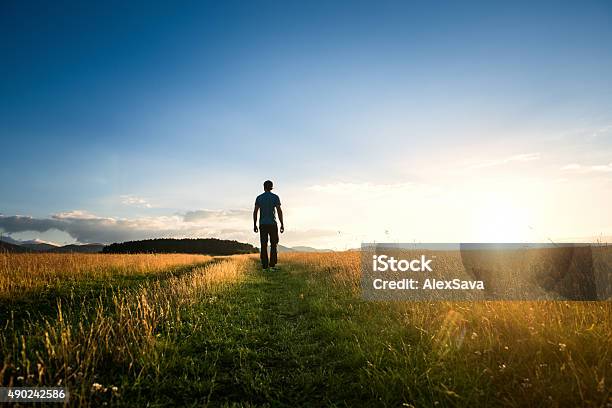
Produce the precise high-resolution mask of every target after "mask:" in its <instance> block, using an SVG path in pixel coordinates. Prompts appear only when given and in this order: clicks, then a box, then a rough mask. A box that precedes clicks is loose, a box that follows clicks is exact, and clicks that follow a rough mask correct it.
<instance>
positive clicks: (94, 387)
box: [91, 383, 102, 391]
mask: <svg viewBox="0 0 612 408" xmlns="http://www.w3.org/2000/svg"><path fill="white" fill-rule="evenodd" d="M91 388H92V389H93V390H94V391H99V390H101V389H102V384H99V383H93V384H92V385H91Z"/></svg>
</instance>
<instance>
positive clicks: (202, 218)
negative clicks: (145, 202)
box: [0, 210, 337, 245]
mask: <svg viewBox="0 0 612 408" xmlns="http://www.w3.org/2000/svg"><path fill="white" fill-rule="evenodd" d="M250 216H251V213H250V211H248V210H221V211H214V210H198V211H190V212H187V213H185V214H176V215H173V216H159V217H149V218H136V219H124V218H110V217H100V216H96V215H93V214H90V213H87V212H84V211H71V212H66V213H59V214H55V215H52V216H51V217H49V218H34V217H29V216H20V215H13V216H4V215H0V230H2V231H3V232H5V233H9V234H13V233H18V232H26V231H30V232H40V233H43V232H46V231H49V230H59V231H63V232H66V233H67V234H69V235H70V236H72V237H73V238H74V239H75V240H77V241H78V242H81V243H103V244H107V243H112V242H123V241H132V240H138V239H148V238H198V237H202V238H204V237H216V238H221V239H235V240H238V241H241V242H250V243H254V244H256V245H258V242H259V235H258V234H254V233H253V230H252V228H253V227H252V222H250V221H249V220H248V218H250ZM336 234H337V231H332V230H322V229H311V230H302V231H295V230H291V229H288V230H287V231H286V232H285V234H283V236H282V237H281V241H282V242H284V243H285V244H286V245H313V244H316V242H317V240H319V239H322V238H323V239H327V240H329V239H330V238H333V237H334V236H336Z"/></svg>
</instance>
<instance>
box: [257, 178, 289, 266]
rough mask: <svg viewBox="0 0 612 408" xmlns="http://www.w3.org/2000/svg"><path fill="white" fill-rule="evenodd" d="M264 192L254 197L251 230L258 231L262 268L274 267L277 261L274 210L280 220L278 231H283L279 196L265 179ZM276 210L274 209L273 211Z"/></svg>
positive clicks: (276, 232)
mask: <svg viewBox="0 0 612 408" xmlns="http://www.w3.org/2000/svg"><path fill="white" fill-rule="evenodd" d="M263 186H264V192H263V193H262V194H260V195H258V196H257V198H256V199H255V209H254V210H253V231H255V232H258V231H259V241H260V243H261V256H260V258H261V266H262V267H263V269H268V267H272V268H273V267H274V266H275V265H276V261H277V249H276V246H277V245H278V227H277V225H276V217H275V212H276V211H278V219H279V221H280V232H281V233H283V232H285V226H284V224H283V211H282V210H281V203H280V198H279V197H278V196H277V195H276V194H274V193H273V192H272V188H273V184H272V182H271V181H270V180H266V181H265V182H264V184H263ZM258 210H259V230H258V229H257V211H258ZM275 210H276V211H275ZM268 236H269V237H270V260H269V261H268Z"/></svg>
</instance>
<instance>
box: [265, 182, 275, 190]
mask: <svg viewBox="0 0 612 408" xmlns="http://www.w3.org/2000/svg"><path fill="white" fill-rule="evenodd" d="M272 187H273V184H272V181H271V180H266V181H264V190H266V191H270V190H272Z"/></svg>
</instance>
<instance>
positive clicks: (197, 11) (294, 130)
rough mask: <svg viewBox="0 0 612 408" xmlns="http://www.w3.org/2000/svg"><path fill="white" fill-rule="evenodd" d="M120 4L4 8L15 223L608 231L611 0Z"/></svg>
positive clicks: (0, 208)
mask: <svg viewBox="0 0 612 408" xmlns="http://www.w3.org/2000/svg"><path fill="white" fill-rule="evenodd" d="M125 3H126V2H98V3H90V4H85V2H76V1H75V2H61V1H60V2H28V1H9V2H3V4H2V5H1V6H0V55H2V59H0V95H2V98H0V139H1V141H2V142H1V143H2V153H3V154H2V160H1V162H0V177H1V178H2V180H3V181H2V183H1V184H0V214H3V216H2V218H0V228H1V229H3V230H4V231H5V232H6V233H11V234H12V235H13V236H14V237H17V238H23V239H26V238H36V237H38V238H43V239H49V240H56V241H65V242H72V241H75V240H76V241H81V242H86V241H89V242H91V241H105V240H106V241H109V240H121V239H124V238H141V237H147V236H157V235H164V236H170V235H172V236H200V235H215V236H221V237H227V238H236V239H241V240H245V241H251V242H256V236H254V235H253V234H250V233H249V231H250V229H251V228H250V227H251V225H250V224H251V223H250V221H249V214H248V213H249V211H250V210H251V207H252V202H253V201H254V197H255V195H256V194H258V193H259V192H260V190H261V183H262V182H263V180H265V179H267V178H271V179H273V180H274V181H275V183H276V186H277V189H276V191H277V192H278V193H279V194H280V195H281V198H282V199H283V204H284V207H285V208H286V210H285V211H286V214H287V219H288V220H287V221H288V222H287V223H288V228H287V229H288V231H287V234H286V237H285V243H287V244H293V245H299V244H310V245H315V246H329V247H334V248H342V247H345V246H352V245H353V244H358V242H359V241H361V240H366V241H367V240H373V239H385V238H387V239H396V240H410V241H412V240H413V239H416V240H436V241H452V240H460V239H468V240H469V239H492V240H501V239H528V238H531V239H535V238H540V236H537V237H534V236H532V235H529V236H527V235H525V233H524V231H523V232H519V231H515V234H510V233H508V234H505V233H500V232H499V230H504V231H507V230H508V229H509V228H510V227H511V226H512V225H514V224H516V223H517V222H518V223H521V225H523V224H524V226H525V225H527V224H528V222H527V221H525V220H526V219H527V218H529V220H530V221H529V223H530V224H537V225H539V226H540V227H539V229H540V230H542V234H545V235H547V236H548V235H551V236H555V237H560V238H565V237H583V236H592V235H598V234H599V235H612V218H611V216H610V214H609V211H607V210H606V209H605V208H606V202H610V199H611V198H612V197H611V195H612V182H611V178H612V74H611V72H612V46H611V44H612V5H611V4H610V2H606V1H602V2H589V1H585V2H507V3H501V2H424V1H423V2H337V1H331V2H328V1H326V2H215V3H212V2H192V3H183V4H181V5H180V6H178V5H176V4H171V3H169V2H151V1H150V2H141V3H138V2H129V4H125ZM580 194H583V195H586V196H587V197H589V198H590V200H588V202H586V201H584V200H582V201H580V200H578V198H577V197H582V196H580ZM415 197H421V198H420V199H419V200H415ZM423 197H425V198H423ZM517 197H518V198H520V200H518V199H517ZM357 198H358V200H357ZM482 203H486V204H482ZM347 207H350V208H352V211H350V212H349V214H350V215H352V217H349V216H347ZM481 207H482V208H481ZM500 208H503V209H504V214H506V216H500V211H501V210H500ZM197 211H200V213H198V214H200V215H201V216H202V217H200V218H199V219H197V222H196V221H195V219H194V217H191V218H189V217H188V218H189V219H190V220H192V221H193V222H187V221H186V220H185V214H188V213H190V214H192V213H195V212H197ZM423 213H425V214H423ZM508 214H511V216H510V217H508ZM16 215H21V216H25V217H32V218H31V219H21V218H20V219H16V218H15V216H16ZM11 217H13V218H11ZM483 217H484V220H483ZM428 218H430V219H431V220H432V221H433V220H443V221H438V222H434V224H435V225H433V226H432V225H431V223H426V222H425V221H424V220H426V219H428ZM491 218H494V219H496V220H497V218H502V219H499V220H497V221H499V224H495V223H493V225H497V227H496V228H495V232H493V231H490V230H487V229H486V228H485V229H484V230H483V229H482V228H480V227H478V226H477V224H478V225H480V224H483V225H491ZM508 218H510V219H511V220H512V222H511V224H512V225H508V221H504V220H503V219H508ZM570 219H571V220H570ZM366 221H367V222H366ZM497 221H496V222H497ZM32 222H38V224H36V225H37V227H33V226H32V225H34V224H32ZM440 223H442V224H444V226H443V227H441V226H439V225H438V224H440ZM47 227H53V228H49V229H47ZM26 228H37V229H38V230H31V229H26ZM60 230H61V231H62V232H59V231H60ZM533 230H534V228H533V225H531V228H530V229H529V231H533ZM84 231H86V232H84ZM389 231H393V232H389Z"/></svg>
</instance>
